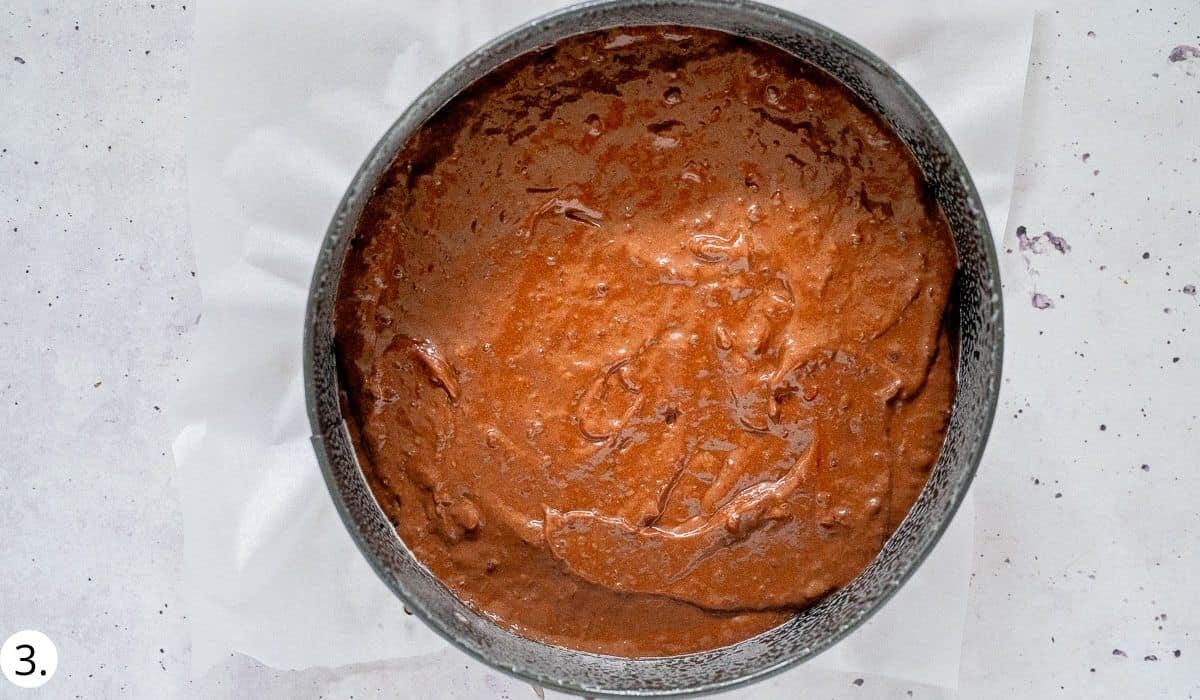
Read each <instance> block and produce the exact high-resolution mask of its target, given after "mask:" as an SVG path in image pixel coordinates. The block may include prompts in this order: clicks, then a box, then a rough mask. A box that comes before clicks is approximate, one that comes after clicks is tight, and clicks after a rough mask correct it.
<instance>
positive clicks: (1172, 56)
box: [1167, 44, 1200, 63]
mask: <svg viewBox="0 0 1200 700" xmlns="http://www.w3.org/2000/svg"><path fill="white" fill-rule="evenodd" d="M1189 58H1200V49H1198V48H1196V47H1195V46H1188V45H1187V44H1180V45H1179V46H1176V47H1175V48H1173V49H1171V53H1169V54H1167V60H1168V61H1170V62H1171V63H1179V62H1180V61H1186V60H1188V59H1189Z"/></svg>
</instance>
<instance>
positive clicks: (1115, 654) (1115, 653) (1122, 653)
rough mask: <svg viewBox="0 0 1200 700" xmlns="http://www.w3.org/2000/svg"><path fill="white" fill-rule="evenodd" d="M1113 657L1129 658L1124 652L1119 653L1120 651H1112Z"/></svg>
mask: <svg viewBox="0 0 1200 700" xmlns="http://www.w3.org/2000/svg"><path fill="white" fill-rule="evenodd" d="M1113 656H1129V655H1128V654H1126V653H1125V652H1123V651H1121V650H1120V649H1113Z"/></svg>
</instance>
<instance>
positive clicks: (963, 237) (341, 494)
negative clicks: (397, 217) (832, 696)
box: [304, 0, 1003, 697]
mask: <svg viewBox="0 0 1200 700" xmlns="http://www.w3.org/2000/svg"><path fill="white" fill-rule="evenodd" d="M654 24H679V25H686V26H695V27H706V28H710V29H718V30H723V31H726V32H729V33H731V34H737V35H741V36H745V37H750V38H754V39H758V40H761V41H765V42H767V43H769V44H773V45H775V46H778V47H779V48H782V49H784V50H785V51H788V52H790V53H792V54H794V55H796V56H798V57H799V58H801V59H803V60H806V61H808V62H810V63H813V64H815V65H817V66H819V67H821V68H822V69H824V70H825V71H827V72H828V73H830V74H832V75H833V76H834V77H836V78H837V79H839V80H840V81H841V82H842V83H844V84H845V85H847V86H848V87H849V88H850V89H851V90H853V91H854V92H855V93H857V94H858V95H859V97H861V98H862V99H863V100H865V101H866V102H867V103H868V104H870V105H871V106H872V107H874V108H875V109H876V110H878V111H879V113H881V114H882V115H883V116H884V118H885V119H886V120H887V121H888V122H889V123H890V124H891V125H892V127H893V128H894V129H895V130H896V132H897V133H898V134H899V135H900V136H901V138H902V139H903V140H904V141H905V143H906V144H907V145H908V147H909V148H910V149H911V150H912V152H913V153H914V154H915V156H916V158H917V161H918V163H919V164H920V167H921V169H922V171H923V172H924V175H925V177H926V179H927V180H928V182H929V184H930V186H931V189H932V191H933V192H934V195H935V197H936V198H937V200H938V202H939V203H940V205H941V207H942V209H943V210H944V211H945V213H946V217H947V219H948V220H949V222H950V226H951V229H952V230H953V234H954V241H955V245H956V247H957V250H958V255H959V260H960V265H961V270H960V273H959V279H958V283H957V301H958V305H959V309H960V328H959V366H958V393H957V396H956V397H955V401H954V406H953V411H952V414H951V418H950V427H949V430H948V432H947V435H946V441H945V444H944V446H943V448H942V453H941V456H940V458H939V459H938V462H937V465H936V466H935V467H934V470H933V473H932V475H931V477H930V479H929V482H928V484H927V485H926V486H925V489H924V490H923V491H922V492H921V495H920V497H919V498H918V500H917V503H916V505H915V506H914V507H913V509H912V511H911V512H910V513H909V515H908V517H907V518H905V520H904V522H903V523H902V524H901V525H900V527H899V529H898V530H897V531H896V533H895V534H894V535H892V537H891V538H890V539H889V540H888V541H887V542H886V543H885V545H884V547H883V551H882V552H880V554H879V556H878V557H876V559H875V561H874V562H873V563H872V564H871V565H870V566H869V567H868V568H867V569H866V570H865V571H864V572H863V573H862V574H861V575H860V576H859V577H858V578H856V579H855V580H854V581H853V582H851V584H850V585H849V586H847V587H846V588H844V589H842V590H841V591H838V592H837V593H836V594H834V595H832V596H830V597H829V598H827V599H826V600H824V601H823V602H821V603H820V604H819V605H816V606H814V607H813V608H811V609H809V610H807V611H805V612H804V613H801V614H799V615H797V616H796V617H795V618H793V619H791V620H790V621H788V622H787V623H784V624H783V625H781V626H779V627H776V628H775V629H772V630H769V631H767V632H764V633H762V634H760V635H758V636H756V637H753V638H751V639H747V640H745V641H743V642H740V643H738V644H734V645H732V646H728V647H723V648H720V649H713V650H711V651H705V652H700V653H695V654H686V655H681V656H672V657H662V658H642V659H627V658H619V657H611V656H601V655H597V654H588V653H583V652H578V651H572V650H569V649H563V648H560V647H555V646H550V645H546V644H542V643H540V642H535V641H532V640H529V639H525V638H523V637H520V636H517V635H515V634H513V633H512V632H510V631H508V630H507V629H503V628H501V627H499V626H497V625H496V624H494V623H493V622H491V621H489V620H487V619H486V618H484V617H482V616H480V615H477V614H476V613H475V612H473V611H472V610H471V609H470V608H468V607H466V606H465V605H464V604H463V603H462V602H461V601H459V600H458V598H456V597H455V596H454V594H453V593H451V592H450V591H449V590H448V589H447V588H445V587H444V586H443V585H442V584H441V583H440V582H439V581H438V580H437V579H436V578H434V577H433V576H432V575H431V574H430V573H429V572H428V571H427V570H426V569H425V568H424V567H423V566H422V565H421V564H420V563H419V562H418V561H417V560H416V559H415V558H414V557H413V556H412V554H411V553H410V552H409V550H408V549H407V547H405V546H404V544H403V542H402V541H401V540H400V538H399V537H398V536H397V535H396V532H395V530H394V529H393V527H392V525H391V523H390V522H389V521H388V519H387V517H385V516H384V514H383V512H382V511H381V510H380V508H379V506H378V505H377V504H376V502H375V499H374V496H373V495H372V494H371V490H370V488H369V486H368V485H367V482H366V480H365V479H364V477H363V474H362V471H361V469H360V467H359V464H358V461H357V458H356V455H355V451H354V446H353V444H352V443H351V439H350V435H349V433H348V431H347V429H346V425H345V422H344V420H343V417H342V412H341V404H340V402H339V399H338V392H339V388H338V373H337V367H336V360H335V355H334V350H333V341H334V339H333V308H334V297H335V294H336V292H337V282H338V277H339V274H340V272H341V268H342V263H343V261H344V259H345V255H346V251H347V248H348V246H349V242H350V239H351V237H352V236H353V234H354V230H355V225H356V224H357V222H358V219H359V216H360V215H361V214H362V211H363V207H364V205H365V203H366V201H367V199H368V198H369V197H370V195H371V193H372V191H373V190H374V188H375V186H376V184H377V183H378V182H379V180H380V177H381V176H382V175H383V173H384V171H385V170H386V169H387V167H388V165H389V164H390V163H391V162H392V160H393V158H394V157H395V155H396V153H397V152H398V151H399V150H400V148H401V147H402V146H403V144H404V143H405V141H406V140H407V139H408V137H409V135H410V134H412V133H413V132H414V131H415V130H416V129H418V128H419V127H420V126H421V125H422V124H423V123H424V122H425V120H426V119H428V118H429V117H430V116H431V115H433V114H434V113H436V112H437V111H438V109H440V108H441V107H442V106H443V105H445V104H446V103H447V102H448V101H449V100H450V99H451V98H452V97H454V96H455V95H456V94H458V93H459V92H460V91H461V90H462V89H463V88H465V87H467V86H468V85H470V84H471V83H473V82H474V81H475V80H477V79H478V78H480V77H482V76H483V75H485V74H486V73H488V72H489V71H490V70H492V69H493V68H495V67H496V66H498V65H500V64H501V63H503V62H505V61H508V60H510V59H512V58H514V57H516V56H518V55H520V54H523V53H525V52H527V51H529V50H530V49H533V48H535V47H538V46H544V45H546V44H549V43H552V42H554V41H557V40H559V39H562V38H564V37H566V36H570V35H573V34H579V33H582V32H586V31H592V30H596V29H602V28H608V27H614V26H636V25H654ZM999 275H1000V273H999V269H998V266H997V263H996V251H995V248H994V246H993V243H992V237H991V232H990V231H989V229H988V224H987V219H986V218H985V216H984V211H983V206H982V204H981V203H980V200H979V195H978V193H977V192H976V190H975V186H974V184H973V183H972V182H971V178H970V176H969V174H968V172H967V169H966V166H965V165H964V164H963V162H962V159H961V158H960V157H959V155H958V151H957V150H956V149H955V147H954V144H953V143H951V141H950V139H949V137H948V136H947V135H946V133H945V131H944V130H943V129H942V127H941V125H940V124H939V123H938V121H937V119H935V118H934V116H933V114H932V112H931V111H930V110H929V108H928V107H927V106H926V105H925V103H924V102H923V101H922V100H921V98H920V97H918V96H917V94H916V93H915V92H914V91H913V90H912V88H911V87H909V86H908V84H907V83H905V82H904V80H903V79H901V78H900V76H898V75H897V74H896V72H895V71H893V70H892V69H891V68H890V67H888V66H887V64H885V63H884V62H883V61H882V60H880V59H879V58H878V57H876V56H875V55H873V54H872V53H870V52H869V51H867V50H866V49H864V48H863V47H861V46H859V45H858V44H856V43H854V42H852V41H850V40H849V39H846V38H845V37H843V36H841V35H840V34H837V33H836V32H833V31H831V30H830V29H828V28H826V27H823V26H821V25H819V24H817V23H815V22H812V21H810V20H807V19H805V18H803V17H799V16H797V15H794V14H791V13H788V12H784V11H782V10H779V9H777V8H774V7H770V6H767V5H761V4H757V3H752V2H722V1H720V0H700V1H699V2H683V1H680V0H632V1H627V2H626V1H618V2H593V3H585V4H582V5H576V6H573V7H570V8H567V9H564V10H560V11H557V12H553V13H551V14H548V15H545V16H543V17H540V18H538V19H535V20H533V21H532V22H529V23H528V24H525V25H522V26H520V27H518V28H517V29H515V30H513V31H511V32H509V33H507V34H505V35H503V36H501V37H500V38H498V39H496V40H494V41H492V42H491V43H489V44H487V45H486V46H484V47H482V48H480V49H478V50H477V51H475V52H474V53H472V54H471V55H470V56H468V57H467V58H466V59H464V60H463V61H462V62H460V63H459V64H458V65H456V66H454V67H453V68H451V69H450V70H449V71H447V72H446V73H445V74H444V75H442V76H441V77H440V78H439V79H438V80H437V81H436V82H434V84H433V85H431V86H430V87H429V88H428V89H426V90H425V92H424V93H422V94H421V96H420V97H418V98H417V100H416V101H415V102H414V103H413V104H412V105H411V106H410V107H409V108H408V109H407V110H406V111H405V112H404V113H403V114H402V115H401V116H400V118H399V119H398V120H397V121H396V123H395V124H393V125H392V127H391V128H390V129H389V130H388V131H387V133H386V134H384V136H383V138H382V139H381V140H380V141H379V143H378V144H377V145H376V146H375V148H374V149H373V150H372V151H371V153H370V155H369V156H368V157H367V159H366V161H365V162H364V163H363V165H362V167H361V168H360V169H359V171H358V173H357V174H356V175H355V176H354V180H353V181H352V182H351V184H350V187H349V189H348V190H347V191H346V195H345V197H344V198H343V199H342V202H341V204H340V205H339V206H338V209H337V212H336V214H335V216H334V218H333V222H332V223H331V224H330V226H329V230H328V232H327V233H326V236H325V240H324V243H323V244H322V247H321V251H320V254H319V258H318V260H317V264H316V269H315V271H314V273H313V279H312V286H311V289H310V292H309V299H308V314H307V318H306V319H305V324H306V325H305V337H304V369H305V389H306V393H307V401H308V414H309V420H310V422H311V424H312V431H313V438H312V440H313V446H314V448H315V449H316V453H317V459H318V461H319V462H320V465H321V469H322V471H323V472H324V476H325V481H326V483H327V485H328V486H329V491H330V493H331V495H332V496H333V500H334V503H335V504H336V506H337V509H338V512H339V513H340V514H341V517H342V520H343V521H344V522H345V524H346V527H347V528H348V529H349V531H350V533H351V535H352V536H353V538H354V541H355V542H356V543H357V545H358V547H359V549H361V550H362V553H363V555H364V556H365V557H366V558H367V560H368V561H369V562H370V563H371V566H372V567H373V568H374V569H375V572H376V573H377V574H379V576H380V578H382V579H383V580H384V582H385V583H387V585H388V586H389V587H390V588H391V589H392V590H393V591H394V592H395V593H396V595H397V596H398V597H399V598H400V599H401V600H403V601H404V602H405V604H407V606H408V607H409V608H410V609H411V610H412V611H413V612H414V613H416V614H417V615H418V616H420V618H421V619H422V620H424V621H425V622H426V623H427V624H428V625H430V626H431V627H432V628H433V629H434V630H436V631H437V632H438V633H439V634H441V635H442V636H443V637H445V638H446V639H448V640H449V641H450V642H452V643H453V644H455V645H456V646H458V647H459V648H460V649H462V650H463V651H465V652H467V653H468V654H470V655H471V656H474V657H475V658H477V659H479V660H481V661H483V662H485V663H487V664H490V665H491V666H493V667H494V668H496V669H499V670H501V671H504V672H506V673H510V674H512V675H514V676H516V677H518V678H521V679H524V680H526V681H529V682H531V683H536V684H539V685H542V686H547V687H551V688H556V689H559V690H563V691H567V692H572V693H578V694H582V695H592V696H595V695H605V696H626V697H629V696H634V697H651V696H665V695H682V694H699V693H705V692H713V691H717V690H724V689H728V688H731V687H733V686H736V685H740V684H744V683H748V682H751V681H753V680H757V679H761V678H765V677H767V676H769V675H771V674H774V673H778V672H779V671H782V670H784V669H786V668H789V667H791V666H793V665H795V664H798V663H800V662H802V661H804V660H806V659H809V658H812V657H813V656H815V655H816V654H819V653H821V652H822V651H824V650H825V649H827V648H828V647H830V646H831V645H832V644H834V643H835V642H837V641H838V640H839V639H841V638H842V637H844V636H846V635H847V634H848V633H849V632H851V631H852V630H854V629H855V628H856V627H858V626H859V625H860V624H862V623H863V622H864V621H865V620H866V619H867V618H868V617H870V616H871V614H873V613H874V612H875V611H876V610H878V609H879V608H880V607H881V606H882V605H883V604H884V603H885V602H887V600H888V599H889V598H891V596H892V595H893V594H894V593H895V592H896V590H897V589H898V588H899V587H900V585H902V584H903V583H904V581H906V580H907V579H908V577H909V576H910V575H912V573H913V571H915V570H916V568H917V566H918V565H920V563H921V562H922V561H923V560H924V559H925V557H926V555H928V554H929V552H930V550H931V549H932V548H933V546H934V544H936V543H937V541H938V539H939V538H940V537H941V534H942V532H943V531H944V530H945V529H946V526H947V525H948V524H949V523H950V519H951V518H952V517H953V515H954V512H955V511H956V510H957V508H958V505H959V503H961V501H962V499H963V497H964V496H965V494H966V492H967V488H968V486H970V483H971V479H972V478H973V477H974V475H975V471H976V469H977V467H978V465H979V460H980V458H981V456H982V454H983V449H984V445H985V444H986V442H987V437H988V433H989V431H990V430H991V425H992V418H993V415H994V413H995V409H996V398H997V394H998V392H999V386H1000V365H1001V358H1002V355H1003V351H1002V338H1003V323H1002V310H1001V301H1000V276H999ZM397 604H399V601H398V602H397ZM913 641H914V643H915V642H916V640H913Z"/></svg>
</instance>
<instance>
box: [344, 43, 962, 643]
mask: <svg viewBox="0 0 1200 700" xmlns="http://www.w3.org/2000/svg"><path fill="white" fill-rule="evenodd" d="M955 265H956V263H955V257H954V249H953V243H952V241H951V238H950V233H949V230H948V228H947V225H946V223H945V220H944V218H943V217H942V215H941V213H940V212H939V211H938V209H937V207H936V204H935V203H934V202H933V200H932V198H931V197H930V196H929V195H928V194H927V193H926V191H925V187H924V184H923V182H922V180H921V178H920V174H919V171H918V170H917V167H916V165H915V163H914V161H913V160H912V157H911V155H910V154H909V153H908V152H907V151H906V150H905V148H904V146H903V145H902V143H901V142H900V140H899V139H898V138H897V137H896V136H895V134H893V133H892V132H891V130H890V129H889V128H887V127H886V126H885V125H884V124H883V122H882V121H881V120H880V119H879V118H877V117H876V116H875V115H873V114H872V113H871V112H870V111H869V110H868V109H867V108H866V107H865V106H863V105H862V103H861V102H859V101H858V100H857V99H856V98H854V97H853V96H852V95H851V94H850V93H849V92H848V91H846V90H845V89H844V88H842V87H841V86H840V85H839V84H837V83H836V82H834V81H833V80H831V79H829V78H827V77H826V76H825V75H824V74H823V73H821V72H819V71H818V70H816V69H813V68H811V67H809V66H807V65H806V64H803V63H800V62H798V61H797V60H796V59H794V58H792V57H790V56H788V55H787V54H785V53H782V52H780V51H778V50H776V49H773V48H770V47H767V46H765V45H762V44H757V43H753V42H748V41H745V40H739V39H734V38H732V37H729V36H727V35H723V34H720V33H716V32H709V31H705V30H697V29H692V28H682V27H666V28H661V27H660V28H643V29H623V30H612V31H606V32H600V33H592V34H586V35H582V36H579V37H575V38H572V39H568V40H565V41H563V42H561V43H559V44H557V45H556V46H554V47H552V48H548V49H546V50H544V51H540V52H537V53H535V54H531V55H527V56H525V57H522V58H520V59H518V60H517V61H515V62H514V63H512V64H510V65H508V66H506V67H504V68H503V69H501V70H500V71H497V72H495V73H493V74H492V75H491V76H490V77H489V78H487V79H485V80H484V81H482V82H481V83H479V84H477V85H476V86H475V87H473V88H472V89H471V90H469V91H468V92H467V93H465V94H464V95H462V96H460V97H459V98H457V99H456V100H455V101H454V102H452V103H451V104H450V105H449V106H448V107H447V108H445V109H443V110H442V111H441V112H440V113H439V114H438V115H437V116H436V117H435V118H434V119H433V120H432V121H431V122H430V123H429V124H428V125H427V126H426V127H425V128H424V129H423V130H422V131H421V132H420V133H418V134H417V135H416V136H415V137H414V138H413V140H412V141H411V142H410V143H409V144H408V146H407V147H406V148H405V150H404V151H403V152H402V153H401V154H400V156H399V157H398V158H397V160H396V162H395V163H394V165H393V166H392V169H391V171H390V172H389V174H388V176H387V177H386V178H385V180H384V183H383V184H382V185H381V186H380V187H379V189H378V191H377V192H376V193H375V195H374V196H373V198H372V200H371V202H370V204H369V205H368V210H367V212H366V214H365V215H364V217H363V220H362V222H361V223H360V225H359V231H358V234H357V236H356V239H355V242H354V244H353V246H352V249H351V251H350V253H349V258H348V260H347V265H346V268H345V272H344V273H343V278H342V282H341V289H340V294H339V300H338V311H337V327H338V351H339V357H340V362H341V371H342V373H343V379H344V384H345V389H346V392H347V402H348V408H349V411H350V416H351V417H352V420H353V422H355V423H356V425H355V426H354V428H355V430H356V433H357V435H356V442H357V444H358V446H359V450H360V454H361V457H362V461H363V465H364V469H365V470H366V471H367V473H368V478H369V479H370V481H371V483H372V486H373V489H374V491H375V494H376V497H377V498H378V500H379V502H380V504H381V505H382V506H383V508H384V510H385V511H386V512H387V513H388V514H389V516H390V517H391V518H392V520H393V522H394V523H395V524H396V527H397V530H398V532H399V534H400V536H401V537H402V538H403V540H404V542H405V543H406V544H407V545H408V547H410V548H411V549H412V551H413V552H414V553H415V554H416V556H417V557H418V558H419V559H420V560H421V561H422V562H423V563H424V564H425V565H426V566H428V567H429V569H430V570H431V571H432V572H433V573H434V574H435V575H437V576H438V577H439V578H440V579H441V580H442V581H444V582H445V583H446V584H447V585H448V586H450V588H452V589H453V590H454V591H455V592H456V593H457V594H458V595H459V596H461V597H462V598H463V599H464V600H466V601H467V602H468V603H469V604H470V605H472V606H473V607H474V608H475V609H477V610H479V611H480V612H482V613H484V614H487V615H489V616H491V617H492V618H494V619H495V620H497V621H498V622H499V623H500V624H503V625H508V626H510V627H512V628H514V629H515V630H516V631H518V632H519V633H521V634H523V635H526V636H529V637H532V638H535V639H539V640H543V641H547V642H551V643H556V644H561V645H564V646H568V647H573V648H576V649H583V650H588V651H596V652H604V653H612V654H619V655H628V656H643V655H663V654H674V653H682V652H687V651H695V650H700V649H706V648H712V647H716V646H721V645H724V644H729V643H732V642H735V641H738V640H740V639H743V638H745V637H748V636H750V635H753V634H755V633H758V632H760V631H763V630H765V629H767V628H769V627H771V626H774V625H776V624H779V623H780V622H782V621H784V620H786V619H787V618H788V616H790V615H791V614H794V612H795V611H796V610H797V609H800V608H802V607H804V606H807V605H810V604H811V603H813V602H814V601H816V600H818V599H820V598H821V597H823V596H825V595H827V594H828V593H830V592H831V591H833V590H835V589H837V588H838V587H840V586H843V585H845V584H846V583H848V582H849V581H850V580H851V579H852V578H854V576H856V575H857V574H858V573H859V572H860V571H861V570H862V569H863V568H864V567H866V565H867V564H868V563H870V561H871V559H872V558H874V556H875V555H876V554H877V553H878V551H879V549H880V548H881V546H882V544H883V541H884V539H885V538H886V537H887V536H888V535H889V534H890V533H891V532H892V530H893V529H894V528H895V527H896V525H897V524H898V523H899V521H900V520H901V519H902V518H903V517H904V515H905V513H906V512H907V511H908V509H909V507H910V506H911V505H912V503H913V502H914V500H915V499H916V496H917V494H918V492H919V491H920V489H921V487H922V485H923V484H924V482H925V480H926V477H927V476H928V474H929V471H930V469H931V467H932V465H933V463H934V462H935V460H936V458H937V455H938V453H939V450H940V449H941V444H942V438H943V435H944V432H945V429H946V424H947V419H948V416H949V410H950V404H951V400H952V396H953V391H954V378H953V370H954V357H953V344H952V343H951V341H950V340H949V339H948V337H947V333H946V330H945V329H946V328H947V327H949V325H950V324H947V323H945V317H946V314H947V306H948V298H949V295H950V289H951V283H952V280H953V277H954V272H955Z"/></svg>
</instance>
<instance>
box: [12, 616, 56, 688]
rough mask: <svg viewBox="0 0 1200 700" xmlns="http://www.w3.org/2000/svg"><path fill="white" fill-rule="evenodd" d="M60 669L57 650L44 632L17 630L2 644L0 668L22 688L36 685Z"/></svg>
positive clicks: (14, 683)
mask: <svg viewBox="0 0 1200 700" xmlns="http://www.w3.org/2000/svg"><path fill="white" fill-rule="evenodd" d="M56 670H58V650H57V649H55V648H54V642H52V641H50V638H49V637H47V636H46V635H44V634H42V633H41V632H37V631H35V630H23V631H21V632H17V633H16V634H14V635H13V636H11V637H9V638H8V641H6V642H4V646H2V647H0V671H3V672H4V677H5V678H7V679H8V680H10V681H12V683H13V685H15V686H18V687H20V688H36V687H38V686H40V685H42V684H43V683H45V682H46V681H48V680H50V679H51V678H52V677H53V676H54V672H55V671H56Z"/></svg>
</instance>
